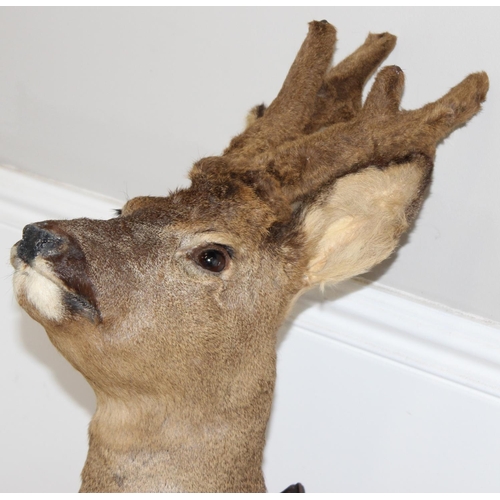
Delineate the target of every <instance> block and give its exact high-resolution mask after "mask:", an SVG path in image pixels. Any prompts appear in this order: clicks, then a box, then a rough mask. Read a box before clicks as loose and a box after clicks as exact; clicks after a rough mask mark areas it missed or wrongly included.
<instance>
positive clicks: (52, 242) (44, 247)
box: [17, 224, 64, 263]
mask: <svg viewBox="0 0 500 500" xmlns="http://www.w3.org/2000/svg"><path fill="white" fill-rule="evenodd" d="M63 241H64V240H63V238H61V237H60V236H58V235H56V234H53V233H51V232H49V231H47V230H46V229H43V228H42V227H39V226H37V225H36V224H28V225H27V226H26V227H25V228H24V229H23V239H22V240H21V241H20V242H19V245H18V246H17V256H18V257H19V258H20V259H22V260H23V261H24V262H26V263H29V262H31V261H32V260H33V259H34V258H35V257H37V256H39V255H40V256H41V257H49V256H51V255H57V254H58V253H59V251H60V249H61V247H62V244H63Z"/></svg>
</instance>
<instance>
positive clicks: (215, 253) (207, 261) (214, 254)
mask: <svg viewBox="0 0 500 500" xmlns="http://www.w3.org/2000/svg"><path fill="white" fill-rule="evenodd" d="M229 259H230V257H229V253H228V251H227V250H226V249H225V248H224V247H216V248H203V249H199V250H197V251H195V252H194V254H193V260H194V261H195V262H196V264H198V265H199V266H200V267H202V268H203V269H205V270H206V271H211V272H212V273H220V272H221V271H223V270H224V269H225V268H226V266H227V265H228V263H229Z"/></svg>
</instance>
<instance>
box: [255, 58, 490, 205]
mask: <svg viewBox="0 0 500 500" xmlns="http://www.w3.org/2000/svg"><path fill="white" fill-rule="evenodd" d="M403 82H404V75H403V71H402V70H401V69H400V68H399V67H397V66H389V67H386V68H383V69H382V70H381V71H380V73H379V75H378V76H377V78H376V80H375V83H374V84H373V87H372V89H371V91H370V93H369V95H368V98H367V101H366V103H365V106H364V107H363V109H362V111H361V113H360V114H359V115H358V117H357V118H356V119H354V120H352V121H351V122H347V123H339V124H335V125H331V126H330V127H327V128H325V129H323V130H321V131H319V132H316V133H314V134H311V135H308V136H305V137H302V138H300V139H298V140H296V141H294V142H293V143H290V144H285V145H283V146H281V147H280V148H278V150H277V151H276V152H275V153H274V154H272V153H268V154H263V155H261V156H260V157H258V158H256V159H255V163H254V165H255V168H256V169H258V170H263V171H265V172H266V173H267V174H268V175H269V176H270V177H272V178H274V179H275V181H276V184H277V185H278V186H279V189H280V191H281V196H283V197H285V198H286V199H287V200H288V201H289V202H292V201H293V200H295V199H297V198H300V197H301V196H304V195H306V194H308V193H311V192H314V190H317V189H319V188H320V187H321V186H322V185H324V184H325V183H328V182H333V181H334V180H335V179H336V178H338V177H340V176H342V175H345V174H347V173H350V172H354V171H357V170H359V169H360V168H363V167H366V166H368V165H370V164H371V165H374V164H375V165H380V166H384V165H387V164H389V163H391V162H400V161H405V160H408V159H409V158H410V157H411V156H413V155H424V156H426V157H428V158H429V159H431V160H432V159H433V157H434V154H435V149H436V146H437V143H438V142H439V141H441V140H442V139H443V138H444V137H446V136H447V135H448V134H449V133H451V132H452V131H453V130H454V129H455V128H456V127H458V126H460V125H462V124H464V123H466V122H467V121H468V120H469V119H470V118H471V117H472V116H474V115H475V114H476V113H477V112H478V111H479V110H480V107H481V106H480V105H481V102H483V101H484V100H485V98H486V93H487V91H488V77H487V75H486V73H475V74H472V75H469V76H468V77H467V78H465V79H464V80H463V81H462V82H461V83H460V84H458V85H457V86H456V87H454V88H453V89H451V90H450V91H449V92H448V93H447V94H446V95H445V96H443V97H442V98H441V99H438V100H437V101H436V102H434V103H431V104H428V105H426V106H424V107H422V108H420V109H418V110H415V111H400V110H399V102H400V99H401V94H402V88H403Z"/></svg>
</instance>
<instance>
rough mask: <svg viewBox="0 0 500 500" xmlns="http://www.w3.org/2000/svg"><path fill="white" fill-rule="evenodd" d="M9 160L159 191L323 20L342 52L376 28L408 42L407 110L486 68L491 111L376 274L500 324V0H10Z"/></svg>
mask: <svg viewBox="0 0 500 500" xmlns="http://www.w3.org/2000/svg"><path fill="white" fill-rule="evenodd" d="M0 14H1V15H0V33H1V38H2V43H1V44H0V67H1V68H2V73H1V75H2V76H1V78H0V162H3V163H10V164H13V165H15V166H18V167H21V168H23V169H27V170H29V171H33V172H37V173H39V174H42V175H45V176H47V177H51V178H55V179H58V180H61V181H64V182H68V183H72V184H75V185H78V186H82V187H85V188H88V189H91V190H94V191H97V192H101V193H106V194H108V195H111V196H113V197H116V198H119V199H120V200H122V201H123V200H124V199H126V197H127V196H129V197H132V196H135V195H139V194H141V195H144V194H154V195H162V194H165V193H167V191H168V190H169V189H172V188H175V187H177V186H178V185H181V184H186V183H187V181H186V173H187V171H188V169H189V167H190V165H191V164H192V162H193V161H194V160H196V159H198V158H200V157H202V156H204V155H211V154H218V153H220V152H221V150H222V149H223V148H224V146H225V145H227V143H228V141H229V139H230V137H231V136H233V135H234V134H235V133H237V132H238V131H239V130H240V129H241V127H242V124H243V117H244V116H245V114H246V112H247V110H248V109H249V108H250V107H251V106H253V105H254V104H256V103H260V102H262V101H264V102H267V103H269V102H270V101H271V100H272V98H273V97H274V96H275V95H276V93H277V91H278V90H279V88H280V85H281V83H282V81H283V79H284V76H285V75H286V72H287V70H288V68H289V65H290V63H291V61H292V60H293V57H294V55H295V53H296V51H297V49H298V47H299V46H300V44H301V41H302V39H303V37H304V36H305V33H306V31H307V24H306V23H307V22H308V21H310V20H312V19H328V20H329V21H330V22H331V23H333V24H334V25H335V26H336V27H337V29H338V38H339V41H338V46H337V47H338V49H337V52H336V54H335V59H336V60H337V61H339V60H341V59H342V58H343V57H344V56H346V55H347V54H348V53H349V52H351V51H352V50H353V49H355V48H356V47H357V46H358V45H359V44H360V43H361V42H362V41H363V40H364V38H365V37H366V35H367V33H368V32H369V31H372V32H383V31H390V32H392V33H394V34H396V35H397V36H398V37H399V39H398V45H397V47H396V49H395V50H394V52H393V54H392V55H391V56H390V57H389V59H388V60H387V64H398V65H400V66H401V67H402V68H403V69H404V70H405V73H406V77H407V86H406V91H405V96H404V99H403V104H404V106H405V107H407V108H413V107H419V106H421V105H423V104H425V103H426V102H428V101H430V100H434V99H436V98H438V97H440V96H441V95H442V94H443V93H444V92H446V91H447V90H448V89H449V88H450V87H452V86H453V85H455V84H456V83H458V82H459V81H460V80H461V79H462V78H463V77H464V76H466V74H468V73H469V72H473V71H478V70H486V71H488V73H489V75H490V80H491V90H490V93H489V96H488V101H487V102H486V104H485V106H484V111H483V112H482V113H481V114H480V115H479V116H477V117H475V118H474V119H473V120H472V121H471V122H470V123H469V124H468V125H467V126H466V127H465V128H464V129H461V130H458V131H456V132H455V133H454V134H453V135H452V136H451V137H450V138H449V139H447V140H446V141H445V142H444V144H442V145H441V146H440V148H439V150H438V156H437V162H436V172H435V178H434V184H433V186H432V189H431V196H430V197H429V199H428V200H427V203H426V205H425V208H424V210H423V212H422V215H421V217H420V219H419V220H418V222H417V227H416V230H415V231H414V232H413V233H412V234H411V236H410V238H409V240H410V244H407V245H405V246H404V248H402V249H401V251H400V252H398V254H397V256H396V257H395V258H393V259H391V261H390V262H389V264H390V265H389V264H383V265H381V266H380V267H379V268H378V269H376V270H375V271H374V272H373V273H371V274H370V277H371V278H372V279H378V280H379V281H380V282H381V283H383V284H386V285H389V286H392V287H395V288H397V289H401V290H405V291H407V292H411V293H414V294H416V295H419V296H422V297H425V298H428V299H431V300H435V301H437V302H441V303H443V304H446V305H448V306H451V307H454V308H457V309H460V310H463V311H466V312H469V313H473V314H477V315H480V316H483V317H486V318H490V319H494V320H497V321H500V308H499V307H498V303H499V299H500V280H498V274H499V272H500V259H499V258H498V255H500V224H498V218H499V216H500V197H499V196H498V195H497V191H498V186H499V185H500V168H498V158H499V157H500V141H499V140H498V137H499V132H500V120H499V119H498V116H499V98H498V96H499V91H498V82H499V81H500V65H499V64H498V58H499V55H500V54H499V53H500V32H499V30H498V23H499V21H500V10H499V9H498V8H336V7H315V8H313V7H311V8H272V9H271V8H189V9H188V8H184V9H181V8H162V9H154V8H153V9H152V8H134V9H123V8H121V9H102V8H101V9H95V8H93V9H92V8H91V9H81V8H71V9H68V8H50V9H49V8H46V9H29V8H28V9H15V8H2V10H1V12H0Z"/></svg>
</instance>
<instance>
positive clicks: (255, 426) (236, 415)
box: [80, 366, 274, 492]
mask: <svg viewBox="0 0 500 500" xmlns="http://www.w3.org/2000/svg"><path fill="white" fill-rule="evenodd" d="M273 371H274V366H273ZM254 379H255V378H250V379H247V380H245V377H241V380H240V381H236V382H235V384H234V385H235V387H234V394H231V395H229V400H230V404H227V402H226V403H225V404H223V405H219V404H214V405H213V407H211V408H209V407H207V406H205V407H202V408H200V407H196V406H195V405H193V404H190V405H185V404H179V401H177V402H175V401H173V400H172V399H163V400H162V399H160V398H158V397H155V398H152V397H144V396H142V397H136V398H135V399H134V398H133V397H130V396H129V397H128V398H127V399H123V398H120V399H117V398H110V397H103V396H102V395H99V394H98V395H97V401H98V402H97V410H96V413H95V415H94V417H93V419H92V422H91V424H90V428H89V438H90V439H89V452H88V456H87V460H86V463H85V467H84V469H83V471H82V486H81V490H80V491H81V492H201V491H205V492H231V491H232V492H235V491H239V492H264V491H265V483H264V479H263V475H262V469H261V465H262V455H263V449H264V444H265V432H266V426H267V421H268V420H269V415H270V408H271V403H272V393H273V389H274V375H273V376H272V377H271V379H269V377H268V378H267V380H266V379H262V378H261V379H260V380H259V381H257V382H256V383H255V384H254V383H253V382H252V380H254ZM249 381H250V382H249Z"/></svg>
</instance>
